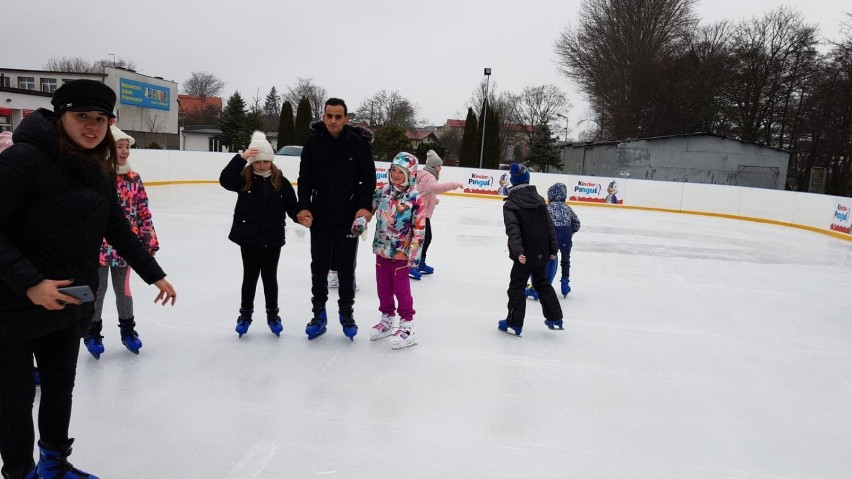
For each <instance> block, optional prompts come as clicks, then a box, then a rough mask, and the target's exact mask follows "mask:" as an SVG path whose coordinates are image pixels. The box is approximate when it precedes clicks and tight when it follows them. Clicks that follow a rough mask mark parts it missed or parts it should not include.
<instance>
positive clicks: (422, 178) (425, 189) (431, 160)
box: [409, 150, 464, 279]
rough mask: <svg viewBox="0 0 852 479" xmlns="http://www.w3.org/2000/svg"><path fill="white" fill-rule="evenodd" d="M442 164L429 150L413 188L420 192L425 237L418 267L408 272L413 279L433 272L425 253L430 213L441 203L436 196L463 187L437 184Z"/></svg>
mask: <svg viewBox="0 0 852 479" xmlns="http://www.w3.org/2000/svg"><path fill="white" fill-rule="evenodd" d="M443 164H444V160H442V159H441V157H440V156H438V154H437V153H435V150H429V151H428V152H426V166H425V167H424V168H423V169H422V170H420V171H418V172H417V183H416V186H415V187H416V188H417V191H419V192H420V197H421V198H423V216H424V217H425V218H426V236H425V240H424V241H423V251H422V253H421V254H420V265H419V266H418V267H417V268H411V271H410V272H409V275H410V276H411V277H412V278H413V279H420V275H423V274H432V273H434V272H435V268H433V267H431V266H429V265H427V264H426V251H427V250H428V249H429V245H430V244H432V221H431V220H432V213H434V212H435V206H436V205H437V204H438V203H440V202H441V200H439V199H438V194H440V193H446V192H447V191H451V190H455V189H458V188H463V187H464V185H462V184H461V183H456V182H446V183H438V177H439V176H440V174H441V166H442V165H443Z"/></svg>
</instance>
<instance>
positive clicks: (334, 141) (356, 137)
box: [298, 122, 376, 224]
mask: <svg viewBox="0 0 852 479" xmlns="http://www.w3.org/2000/svg"><path fill="white" fill-rule="evenodd" d="M311 126H312V127H313V128H314V133H313V135H312V136H311V137H310V138H308V141H307V143H306V144H305V148H304V149H303V150H302V162H301V164H300V166H299V181H298V192H299V210H310V212H311V213H312V214H313V216H314V221H320V222H323V223H328V224H344V223H351V222H352V220H354V219H355V212H356V211H358V210H359V209H366V210H368V211H369V210H371V208H372V206H373V193H374V192H375V191H376V164H375V163H374V162H373V151H372V149H371V148H370V143H369V138H367V135H366V134H362V133H361V131H362V130H360V129H356V128H353V127H352V126H350V125H345V126H344V127H343V131H342V132H341V133H340V136H338V137H337V138H332V136H331V134H329V132H328V129H326V127H325V124H323V123H322V122H317V123H314V124H313V125H311ZM367 133H368V132H367Z"/></svg>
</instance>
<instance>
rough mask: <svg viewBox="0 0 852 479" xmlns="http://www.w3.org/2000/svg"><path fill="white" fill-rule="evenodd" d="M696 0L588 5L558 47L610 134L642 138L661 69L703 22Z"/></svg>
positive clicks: (613, 0) (565, 69)
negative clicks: (695, 7)
mask: <svg viewBox="0 0 852 479" xmlns="http://www.w3.org/2000/svg"><path fill="white" fill-rule="evenodd" d="M695 3H696V0H585V1H584V2H583V5H582V7H581V10H580V13H579V20H578V22H577V25H576V26H575V27H573V28H572V27H567V28H566V29H565V30H563V32H562V33H561V34H560V36H559V38H558V39H557V40H556V42H555V44H554V47H555V52H556V55H557V61H558V63H559V65H560V70H561V72H562V73H563V74H564V75H565V76H567V77H568V78H571V79H573V80H574V81H576V82H577V83H578V84H579V86H580V88H581V90H582V91H583V92H585V93H586V94H587V95H588V96H589V100H590V101H589V102H590V104H591V105H592V109H593V110H594V111H595V113H596V115H597V116H598V118H597V121H598V122H599V123H600V125H601V128H602V130H603V131H604V134H605V135H608V136H610V137H613V138H625V137H636V136H642V135H643V131H644V130H646V129H647V127H648V123H649V118H648V117H647V116H646V115H647V114H648V111H649V107H650V106H652V105H653V104H654V95H652V94H651V93H652V92H654V91H656V90H657V89H659V88H661V85H660V82H659V78H660V77H659V75H660V74H661V72H662V69H661V67H662V66H665V65H666V64H667V62H669V60H670V59H671V58H672V57H673V56H675V55H676V54H677V53H678V52H679V51H680V50H681V49H682V48H683V44H684V40H685V38H687V37H689V36H690V34H691V33H692V32H693V31H694V29H695V26H696V25H697V23H698V21H697V18H696V17H695V15H694V13H693V8H694V5H695Z"/></svg>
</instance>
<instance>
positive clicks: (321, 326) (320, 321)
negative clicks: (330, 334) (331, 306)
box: [305, 308, 328, 340]
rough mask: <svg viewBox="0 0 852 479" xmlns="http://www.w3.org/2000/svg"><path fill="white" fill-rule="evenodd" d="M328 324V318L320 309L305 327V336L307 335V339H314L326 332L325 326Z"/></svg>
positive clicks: (323, 310)
mask: <svg viewBox="0 0 852 479" xmlns="http://www.w3.org/2000/svg"><path fill="white" fill-rule="evenodd" d="M327 324H328V318H327V316H326V314H325V308H323V309H320V310H319V311H317V312H315V313H314V318H313V319H311V322H310V323H308V325H307V326H305V334H307V335H308V339H309V340H311V339H316V338H318V337H320V336H322V335H323V334H325V332H326V331H327V330H328V328H327V327H326V325H327Z"/></svg>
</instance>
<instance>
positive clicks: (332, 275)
mask: <svg viewBox="0 0 852 479" xmlns="http://www.w3.org/2000/svg"><path fill="white" fill-rule="evenodd" d="M339 286H340V282H338V281H337V271H329V272H328V287H329V288H337V287H339Z"/></svg>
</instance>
